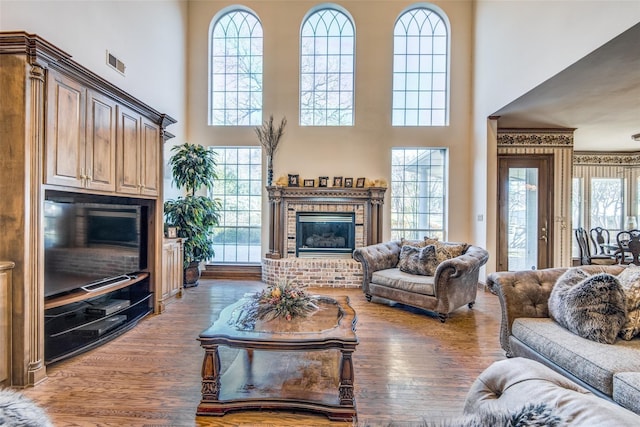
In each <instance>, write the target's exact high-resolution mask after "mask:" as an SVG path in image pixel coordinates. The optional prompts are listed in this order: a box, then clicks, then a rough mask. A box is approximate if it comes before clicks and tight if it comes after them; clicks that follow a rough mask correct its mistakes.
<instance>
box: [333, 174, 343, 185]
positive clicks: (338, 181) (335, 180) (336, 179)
mask: <svg viewBox="0 0 640 427" xmlns="http://www.w3.org/2000/svg"><path fill="white" fill-rule="evenodd" d="M333 187H342V177H341V176H334V177H333Z"/></svg>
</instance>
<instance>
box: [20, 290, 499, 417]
mask: <svg viewBox="0 0 640 427" xmlns="http://www.w3.org/2000/svg"><path fill="white" fill-rule="evenodd" d="M263 286H264V284H263V283H261V282H258V281H228V280H225V281H223V280H210V279H207V280H201V281H200V286H198V287H196V288H188V289H186V290H185V295H184V297H183V298H181V299H177V300H176V301H175V302H173V303H171V304H169V305H168V306H167V310H166V311H165V312H164V313H163V314H161V315H159V316H150V317H147V318H145V319H143V320H142V321H141V322H140V324H138V325H137V326H136V327H135V328H134V329H132V330H131V331H129V332H127V333H125V334H124V335H122V336H121V337H119V338H117V339H115V340H114V341H111V342H110V343H108V344H106V345H104V346H102V347H99V348H97V349H94V350H92V351H90V352H87V353H84V354H82V355H79V356H76V357H75V358H73V359H71V360H67V361H64V362H60V363H58V364H55V365H51V366H49V367H48V368H47V373H48V378H47V379H46V380H45V381H44V382H42V383H40V384H38V385H37V386H36V387H33V388H29V389H26V390H24V393H25V394H26V395H27V396H29V397H30V398H32V399H34V400H35V401H36V402H37V403H39V404H41V405H42V406H43V407H45V408H46V409H47V411H48V413H49V414H50V417H51V418H52V421H53V422H54V424H55V425H56V426H57V427H64V426H100V427H102V426H132V427H135V426H140V427H142V426H176V427H183V426H185V427H186V426H255V425H261V426H265V425H266V426H269V425H270V426H336V425H352V424H353V425H357V426H392V425H393V426H398V427H403V426H413V425H420V423H421V422H424V421H425V420H429V421H434V420H435V421H437V420H440V419H442V418H446V417H451V416H456V415H460V414H461V413H462V407H463V404H464V399H465V396H466V393H467V390H468V389H469V386H470V385H471V383H472V382H473V380H474V379H475V378H476V377H477V375H478V374H479V373H480V372H482V371H483V370H484V369H485V368H486V367H487V366H489V365H490V364H491V363H492V362H494V361H496V360H501V359H504V353H503V352H502V350H501V349H500V345H499V342H498V333H499V329H500V307H499V302H498V300H497V298H496V297H495V296H494V295H492V294H490V293H489V292H488V291H483V290H479V291H478V299H477V302H476V305H475V306H474V308H473V310H469V309H468V308H467V307H463V308H461V309H459V310H457V311H456V312H454V313H453V314H452V317H451V318H450V319H449V320H447V322H446V323H444V324H443V323H440V321H439V320H438V319H437V318H435V317H434V316H433V315H430V314H429V313H427V312H424V311H420V310H415V309H411V308H408V307H405V306H400V305H396V306H395V307H392V306H389V305H386V304H378V303H375V302H373V303H369V302H367V301H366V300H365V297H364V295H363V294H362V291H361V290H360V289H340V288H317V289H312V291H314V292H316V293H322V294H327V295H347V296H349V298H350V299H351V305H352V306H353V308H354V309H355V310H356V313H357V316H358V325H357V334H358V338H359V340H360V344H359V345H358V347H357V350H356V352H355V353H354V356H353V362H354V370H355V396H356V405H357V409H358V421H357V422H356V423H345V422H331V421H329V420H328V419H327V418H326V417H325V416H323V415H317V414H309V413H295V412H288V411H266V410H263V411H243V412H234V413H230V414H227V415H225V416H224V417H201V416H199V417H196V416H195V411H196V407H197V405H198V403H199V401H200V368H201V363H202V357H203V354H204V352H203V350H202V349H201V348H200V346H199V344H198V342H197V341H196V338H197V337H198V335H199V334H200V332H202V331H203V330H204V329H206V328H207V327H209V326H210V325H211V323H213V322H214V321H215V320H216V319H217V318H218V315H219V313H220V311H221V310H222V308H224V307H225V306H227V305H229V304H231V303H233V302H235V301H236V300H237V299H239V298H240V297H241V296H242V295H244V294H245V293H247V292H253V291H256V290H259V289H261V288H262V287H263ZM374 301H375V300H374ZM235 351H237V350H233V349H227V348H221V358H222V360H223V364H224V363H226V362H229V361H230V360H232V358H233V357H234V356H235V353H234V352H235Z"/></svg>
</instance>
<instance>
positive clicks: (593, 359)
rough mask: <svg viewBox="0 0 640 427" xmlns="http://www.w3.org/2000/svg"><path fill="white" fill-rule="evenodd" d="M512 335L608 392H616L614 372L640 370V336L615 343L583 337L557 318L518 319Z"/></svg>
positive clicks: (563, 367)
mask: <svg viewBox="0 0 640 427" xmlns="http://www.w3.org/2000/svg"><path fill="white" fill-rule="evenodd" d="M512 334H513V336H514V337H515V338H517V339H518V340H520V341H521V342H522V343H524V344H525V345H527V346H528V347H529V348H531V349H532V350H534V351H536V352H537V353H539V354H541V355H542V356H543V357H544V358H546V359H548V360H550V361H552V362H553V363H555V364H556V365H558V366H559V367H560V368H562V369H564V370H566V371H568V372H570V373H571V374H573V375H574V376H576V377H577V378H580V379H581V380H583V381H584V382H585V383H587V384H589V385H590V386H592V387H593V388H595V389H597V390H600V391H601V392H603V393H604V394H606V395H608V396H611V395H612V394H613V375H614V374H615V373H617V372H627V371H631V372H633V371H636V372H638V371H640V338H636V339H633V340H631V341H624V340H618V341H617V342H616V344H615V345H608V344H602V343H598V342H595V341H591V340H587V339H584V338H581V337H580V336H578V335H576V334H574V333H572V332H570V331H568V330H567V329H565V328H564V327H562V326H561V325H559V324H558V323H556V322H555V321H553V319H550V318H548V317H541V318H527V317H523V318H518V319H515V320H514V321H513V326H512Z"/></svg>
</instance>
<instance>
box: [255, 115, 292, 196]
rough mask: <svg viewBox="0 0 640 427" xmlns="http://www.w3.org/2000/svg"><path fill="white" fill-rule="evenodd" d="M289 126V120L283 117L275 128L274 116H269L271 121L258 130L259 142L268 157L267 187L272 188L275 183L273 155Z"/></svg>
mask: <svg viewBox="0 0 640 427" xmlns="http://www.w3.org/2000/svg"><path fill="white" fill-rule="evenodd" d="M286 125H287V118H286V117H283V118H282V120H281V121H280V125H278V126H274V124H273V115H270V116H269V120H267V121H265V122H264V123H263V124H262V126H259V127H257V128H256V135H258V140H259V141H260V144H261V145H262V148H264V151H265V154H266V156H267V185H268V186H271V184H272V183H273V155H274V153H275V152H276V149H277V148H278V144H279V143H280V138H282V135H284V128H285V126H286Z"/></svg>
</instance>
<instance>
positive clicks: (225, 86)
mask: <svg viewBox="0 0 640 427" xmlns="http://www.w3.org/2000/svg"><path fill="white" fill-rule="evenodd" d="M211 22H212V26H211V31H210V35H211V39H210V45H209V48H210V52H211V54H210V60H211V65H210V71H209V75H210V81H209V124H210V125H222V126H255V125H260V124H261V123H262V24H261V23H260V21H259V20H258V18H257V17H256V16H255V15H254V14H253V13H251V12H248V11H246V10H243V9H237V8H235V9H231V10H228V11H225V12H223V13H222V14H220V15H219V16H218V17H214V19H213V20H212V21H211Z"/></svg>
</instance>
